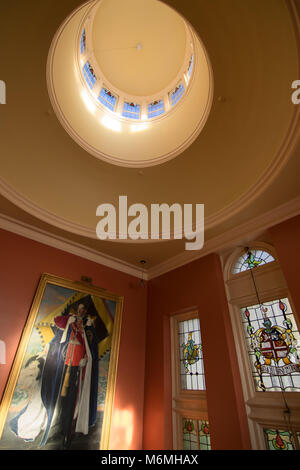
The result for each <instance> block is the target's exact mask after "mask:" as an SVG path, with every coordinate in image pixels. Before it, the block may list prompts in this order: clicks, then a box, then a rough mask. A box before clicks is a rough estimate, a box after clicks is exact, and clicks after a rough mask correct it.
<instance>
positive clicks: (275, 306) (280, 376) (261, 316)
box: [241, 298, 300, 392]
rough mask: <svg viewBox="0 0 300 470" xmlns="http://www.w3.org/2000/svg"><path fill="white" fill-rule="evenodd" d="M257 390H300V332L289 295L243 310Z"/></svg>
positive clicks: (243, 320)
mask: <svg viewBox="0 0 300 470" xmlns="http://www.w3.org/2000/svg"><path fill="white" fill-rule="evenodd" d="M241 315H242V323H243V328H244V335H245V340H246V345H247V350H248V355H249V360H250V364H251V369H252V377H253V381H254V385H255V389H256V391H262V392H265V391H268V392H278V391H282V390H284V391H286V392H300V368H299V364H300V360H299V348H300V335H299V331H298V329H297V325H296V322H295V318H294V315H293V313H292V309H291V305H290V303H289V300H288V299H287V298H284V299H277V300H273V301H271V302H264V303H263V304H262V305H251V306H248V307H245V308H242V309H241Z"/></svg>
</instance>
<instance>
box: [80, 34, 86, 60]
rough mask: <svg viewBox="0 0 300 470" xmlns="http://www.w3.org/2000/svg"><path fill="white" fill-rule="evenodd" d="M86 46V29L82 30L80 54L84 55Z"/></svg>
mask: <svg viewBox="0 0 300 470" xmlns="http://www.w3.org/2000/svg"><path fill="white" fill-rule="evenodd" d="M85 46H86V33H85V29H83V30H82V33H81V37H80V53H81V54H83V53H84V51H85Z"/></svg>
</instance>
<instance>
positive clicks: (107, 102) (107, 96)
mask: <svg viewBox="0 0 300 470" xmlns="http://www.w3.org/2000/svg"><path fill="white" fill-rule="evenodd" d="M98 100H99V101H100V103H102V104H103V105H104V106H105V107H106V108H108V109H109V110H110V111H114V110H115V107H116V103H117V97H116V96H114V95H113V94H112V92H111V91H109V90H107V89H106V88H102V90H101V92H100V95H99V97H98Z"/></svg>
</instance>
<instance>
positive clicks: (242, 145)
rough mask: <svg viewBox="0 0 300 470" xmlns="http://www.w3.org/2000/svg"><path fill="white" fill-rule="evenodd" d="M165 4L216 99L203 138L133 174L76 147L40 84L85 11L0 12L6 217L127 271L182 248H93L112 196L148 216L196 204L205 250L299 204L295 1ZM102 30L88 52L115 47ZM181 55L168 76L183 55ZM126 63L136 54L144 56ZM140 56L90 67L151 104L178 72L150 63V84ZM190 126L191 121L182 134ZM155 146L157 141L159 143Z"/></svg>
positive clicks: (28, 8)
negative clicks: (191, 39)
mask: <svg viewBox="0 0 300 470" xmlns="http://www.w3.org/2000/svg"><path fill="white" fill-rule="evenodd" d="M140 1H142V0H140ZM124 2H125V0H124ZM90 3H92V2H89V3H87V4H86V5H89V4H90ZM163 3H164V4H165V5H167V6H169V7H171V8H172V9H173V11H174V12H178V13H179V14H180V15H182V17H184V18H185V19H186V21H187V22H188V24H190V25H191V27H192V28H193V30H194V31H195V34H196V35H197V37H199V38H200V40H201V43H202V44H203V47H204V48H205V51H206V52H207V56H208V57H209V63H210V64H211V69H212V74H213V84H214V91H213V100H212V103H211V109H210V112H209V115H208V116H207V120H206V123H205V125H204V127H203V128H202V129H201V132H200V133H199V134H198V136H197V137H196V139H195V140H194V141H193V142H192V143H191V144H190V145H189V146H188V147H186V148H185V149H184V150H183V151H182V152H181V153H179V154H177V155H176V156H175V158H172V159H171V160H169V161H165V162H164V163H161V164H158V165H154V166H150V167H144V166H143V165H140V166H138V167H137V168H131V167H128V166H120V165H116V164H112V163H109V162H108V161H104V160H102V159H100V158H97V157H96V156H95V155H94V154H92V153H90V152H89V151H87V150H86V149H84V148H83V147H82V146H81V145H78V143H77V142H75V141H74V140H73V138H72V137H71V136H70V135H69V133H68V132H66V129H65V127H64V126H62V124H61V121H60V120H59V119H58V117H57V116H56V114H55V112H54V109H53V107H52V101H51V100H50V97H49V94H48V88H47V79H46V69H47V60H48V53H49V50H50V47H51V44H53V43H52V41H53V38H54V37H55V34H56V33H57V31H58V30H59V28H60V26H61V25H62V24H63V23H64V21H65V19H66V18H67V17H68V16H69V15H70V14H71V13H72V12H75V11H77V9H78V8H79V7H80V6H81V5H82V3H81V2H78V1H75V0H66V1H64V2H58V1H57V2H55V8H53V1H52V0H44V1H43V2H38V4H37V2H36V1H35V0H29V1H28V2H26V3H25V2H21V1H18V2H17V4H18V7H17V8H12V7H11V6H10V4H9V3H6V4H5V5H4V6H3V7H2V9H3V12H2V13H3V15H2V18H5V19H6V21H5V23H4V22H3V24H2V27H1V28H0V36H1V44H5V49H4V51H3V52H1V54H2V60H1V66H2V67H1V76H0V78H1V79H2V80H4V81H5V82H6V84H7V105H5V106H2V107H1V109H0V111H1V115H0V116H1V167H0V192H1V194H2V197H1V199H0V212H1V213H2V214H4V215H5V216H7V217H11V218H12V219H17V220H19V221H22V222H23V223H24V224H28V225H30V226H32V227H36V229H37V230H40V231H45V232H47V233H50V234H53V236H54V237H58V238H59V237H61V238H63V239H65V240H70V241H72V242H73V243H75V244H80V245H81V246H86V247H87V248H88V249H91V250H93V252H99V253H104V254H106V255H108V256H112V257H114V258H118V259H121V260H123V261H124V262H126V263H132V264H136V265H137V264H138V262H139V260H140V259H141V258H145V259H147V261H148V263H149V266H150V267H151V266H155V265H159V264H160V263H162V262H164V261H165V260H167V259H168V258H170V257H174V256H179V255H180V254H181V253H182V251H183V250H184V241H181V240H174V241H172V240H171V241H163V242H160V241H155V242H153V241H151V240H148V241H141V242H138V243H133V242H131V241H124V242H121V241H100V240H98V239H97V238H96V224H97V222H98V218H97V217H96V209H97V207H98V205H99V204H102V203H110V204H114V205H115V206H116V207H117V206H118V198H119V195H127V196H128V204H133V203H143V204H145V205H146V206H147V207H150V205H151V204H154V203H159V204H161V203H167V204H173V203H176V202H177V203H180V204H184V203H190V204H197V203H198V204H201V203H203V204H205V229H206V232H205V240H206V241H208V240H212V239H216V237H219V236H220V235H221V234H223V233H224V232H226V231H228V230H232V229H233V228H234V227H237V226H238V225H240V224H243V223H245V222H247V221H249V219H251V218H255V217H259V216H261V215H262V214H264V213H265V212H267V211H270V210H271V209H273V208H274V207H277V206H280V205H282V204H286V203H287V202H288V201H290V200H292V199H293V198H296V197H297V196H299V183H298V178H297V175H299V170H300V168H299V158H298V155H299V153H298V152H299V148H298V130H299V108H298V107H297V106H295V105H294V104H293V103H292V101H291V94H292V90H291V84H292V82H293V81H294V80H296V79H298V78H299V77H300V73H299V49H298V45H299V44H298V43H299V34H298V30H297V27H298V24H297V15H296V10H295V8H294V2H292V1H290V2H285V1H284V0H276V1H274V2H272V5H271V7H270V3H269V2H262V1H261V0H243V1H242V2H236V1H235V0H215V1H214V2H211V1H209V0H199V1H197V2H182V1H181V0H168V1H165V2H163ZM126 15H129V16H130V15H131V16H132V15H133V18H134V13H132V11H130V10H128V11H125V9H124V10H122V18H120V17H118V12H117V10H116V11H115V16H116V17H117V18H118V20H117V21H116V23H115V24H116V25H117V26H118V28H120V31H124V30H126V24H127V23H126ZM129 16H128V18H129ZM122 19H123V21H122ZM113 20H114V17H113V18H112V21H113ZM98 21H99V22H101V20H100V17H99V18H98ZM99 24H100V23H99ZM11 25H14V28H12V27H11ZM29 26H30V27H29ZM102 26H103V28H99V30H97V33H96V32H95V36H96V37H95V41H97V42H98V41H100V42H102V41H104V42H105V41H107V42H105V44H104V49H109V47H110V45H111V49H114V48H116V49H117V48H119V47H121V46H120V41H118V42H117V44H115V43H114V39H113V38H114V36H113V35H112V36H110V32H111V31H113V29H111V28H110V25H109V23H107V24H106V25H105V27H104V25H102ZM158 26H159V25H158ZM122 28H123V29H122ZM129 29H130V28H129ZM129 36H130V35H129ZM131 39H132V41H131V42H133V39H134V42H135V47H137V46H138V44H142V45H143V40H142V39H141V40H140V39H139V37H138V36H136V39H135V38H131ZM169 39H172V37H171V38H169V37H168V38H165V41H164V44H163V46H164V47H163V49H164V51H165V52H166V54H169V55H172V53H173V52H172V51H173V48H172V44H173V40H172V41H171V42H170V41H169ZM174 40H175V39H174ZM153 41H154V43H153V50H157V48H158V47H159V46H158V44H157V43H155V38H153ZM179 43H181V44H182V42H180V41H179ZM124 47H125V46H124ZM126 47H127V45H126ZM177 47H178V55H175V56H174V62H172V63H173V66H174V70H175V69H176V70H177V69H178V68H179V64H180V63H182V57H183V56H184V53H183V50H182V49H181V48H180V45H179V44H178V45H177ZM131 52H133V51H131ZM131 52H130V53H131ZM134 52H141V53H142V54H143V52H145V49H144V50H143V49H142V50H139V49H138V48H137V50H135V51H134ZM130 53H129V52H128V51H127V52H126V54H129V55H130ZM97 54H100V52H98V53H97V52H96V55H97ZM142 54H141V55H140V58H139V60H141V66H140V67H139V71H138V73H132V70H131V68H130V67H128V69H127V68H126V67H125V65H124V63H125V62H122V60H123V59H124V60H125V58H126V57H127V59H128V57H129V55H125V56H123V55H122V53H121V51H120V50H118V51H115V55H114V56H113V55H110V56H105V55H103V54H100V55H99V56H98V59H97V61H98V62H99V63H101V67H102V69H103V70H105V75H106V76H107V77H108V78H109V82H110V83H112V84H113V85H114V86H115V87H116V88H118V89H119V88H122V89H123V91H125V92H127V93H129V94H131V93H132V92H133V90H136V91H135V94H136V95H137V96H138V95H139V94H140V95H143V96H144V95H146V94H149V96H150V95H151V93H154V92H155V91H156V90H159V89H162V88H163V87H165V86H166V84H167V83H168V81H169V80H170V77H169V76H168V73H171V75H172V76H174V70H173V69H172V67H173V66H172V67H170V68H166V70H165V71H164V67H163V65H162V62H161V61H160V60H156V58H155V57H153V62H151V63H152V64H153V66H152V67H154V66H155V64H157V67H158V68H159V69H162V70H163V72H162V74H161V76H159V77H158V78H159V79H160V80H161V81H160V80H158V78H157V82H156V83H155V81H151V83H150V81H149V82H148V81H147V77H148V76H149V74H150V72H151V67H150V65H149V61H150V58H149V56H146V57H145V60H146V62H145V64H143V59H142V57H143V56H142ZM112 57H114V58H115V59H116V60H113V61H112V60H111V58H112ZM124 57H125V58H124ZM127 59H126V60H127ZM175 59H176V60H178V63H177V64H176V60H175ZM128 60H129V59H128ZM163 60H164V61H165V59H163ZM116 63H118V64H119V66H118V67H117V68H115V67H116ZM146 64H148V68H147V66H146ZM68 65H69V60H68V57H65V66H68ZM63 67H64V63H63V61H62V63H61V70H63ZM122 70H124V73H123V74H122ZM172 70H173V71H172ZM119 71H120V73H118V72H119ZM66 73H68V70H66ZM133 77H135V78H136V83H134V80H133ZM156 77H157V76H156ZM117 80H119V81H117ZM150 85H151V86H150ZM131 87H133V88H131ZM174 114H175V113H174ZM186 125H188V120H185V121H184V122H182V123H181V126H182V127H185V126H186ZM12 130H13V131H12ZM179 131H180V128H179V130H178V132H179ZM111 132H113V131H111ZM139 135H141V134H140V133H139ZM113 139H114V140H117V139H118V134H116V133H114V134H113ZM159 139H163V134H162V135H160V137H159V138H158V137H156V138H155V140H157V141H159ZM174 139H175V135H174ZM124 148H125V146H124ZM125 151H126V154H127V156H128V157H130V154H134V152H135V146H134V145H133V146H131V145H130V143H128V144H127V145H126V149H125ZM141 153H142V152H141Z"/></svg>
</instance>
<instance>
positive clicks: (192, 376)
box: [178, 318, 206, 390]
mask: <svg viewBox="0 0 300 470" xmlns="http://www.w3.org/2000/svg"><path fill="white" fill-rule="evenodd" d="M178 333H179V348H180V377H181V388H182V389H183V390H205V389H206V386H205V377H204V363H203V354H202V341H201V332H200V321H199V318H193V319H191V320H185V321H182V322H179V325H178Z"/></svg>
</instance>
